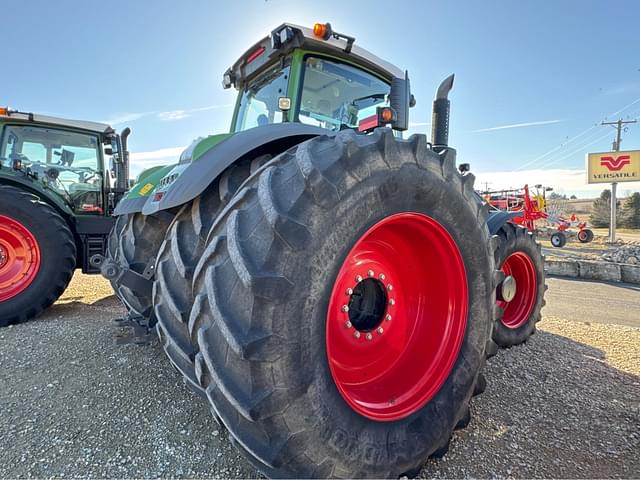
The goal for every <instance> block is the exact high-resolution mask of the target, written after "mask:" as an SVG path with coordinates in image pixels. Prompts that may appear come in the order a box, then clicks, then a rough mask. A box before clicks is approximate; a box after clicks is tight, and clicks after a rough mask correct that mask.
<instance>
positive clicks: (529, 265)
mask: <svg viewBox="0 0 640 480" xmlns="http://www.w3.org/2000/svg"><path fill="white" fill-rule="evenodd" d="M501 270H502V271H503V272H504V274H505V275H511V276H512V277H513V279H514V280H515V281H516V294H515V296H514V297H513V300H511V301H510V302H504V301H502V300H498V305H499V306H500V307H501V308H502V309H503V310H504V314H503V315H502V323H503V324H504V325H505V326H507V327H509V328H518V327H521V326H522V325H524V324H525V323H526V322H527V320H529V317H530V316H531V312H532V311H533V307H534V305H535V303H536V296H537V294H538V278H537V276H536V268H535V265H534V264H533V260H531V257H529V255H527V254H526V253H524V252H514V253H512V254H511V255H509V256H508V257H507V259H506V260H505V261H504V263H503V264H502V268H501Z"/></svg>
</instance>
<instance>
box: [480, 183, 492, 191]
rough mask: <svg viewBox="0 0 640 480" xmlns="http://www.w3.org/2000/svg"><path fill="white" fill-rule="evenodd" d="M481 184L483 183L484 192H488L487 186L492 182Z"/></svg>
mask: <svg viewBox="0 0 640 480" xmlns="http://www.w3.org/2000/svg"><path fill="white" fill-rule="evenodd" d="M482 183H484V191H485V192H489V185H491V184H492V183H493V182H482Z"/></svg>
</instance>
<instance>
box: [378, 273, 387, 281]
mask: <svg viewBox="0 0 640 480" xmlns="http://www.w3.org/2000/svg"><path fill="white" fill-rule="evenodd" d="M378 278H379V279H380V280H384V279H385V278H387V277H386V276H385V274H384V273H381V274H380V275H378Z"/></svg>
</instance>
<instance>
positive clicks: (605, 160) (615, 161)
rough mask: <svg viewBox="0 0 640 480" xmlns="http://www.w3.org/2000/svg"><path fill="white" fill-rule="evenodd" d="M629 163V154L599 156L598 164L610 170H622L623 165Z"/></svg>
mask: <svg viewBox="0 0 640 480" xmlns="http://www.w3.org/2000/svg"><path fill="white" fill-rule="evenodd" d="M630 163H631V156H630V155H620V156H618V157H609V156H607V157H600V165H602V166H603V167H606V168H607V170H609V171H610V172H617V171H619V170H622V169H623V168H624V166H625V165H629V164H630Z"/></svg>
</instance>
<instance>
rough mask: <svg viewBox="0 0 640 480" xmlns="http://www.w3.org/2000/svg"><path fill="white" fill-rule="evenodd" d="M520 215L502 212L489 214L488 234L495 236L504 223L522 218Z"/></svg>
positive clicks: (496, 211) (495, 211) (518, 213)
mask: <svg viewBox="0 0 640 480" xmlns="http://www.w3.org/2000/svg"><path fill="white" fill-rule="evenodd" d="M522 214H523V212H505V211H502V210H494V211H491V212H489V219H488V220H487V227H489V233H490V234H491V235H495V234H496V233H498V230H500V228H501V227H502V226H503V225H504V224H505V223H507V222H509V221H511V220H512V219H513V218H516V217H520V216H522Z"/></svg>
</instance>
